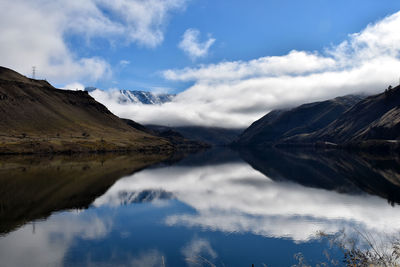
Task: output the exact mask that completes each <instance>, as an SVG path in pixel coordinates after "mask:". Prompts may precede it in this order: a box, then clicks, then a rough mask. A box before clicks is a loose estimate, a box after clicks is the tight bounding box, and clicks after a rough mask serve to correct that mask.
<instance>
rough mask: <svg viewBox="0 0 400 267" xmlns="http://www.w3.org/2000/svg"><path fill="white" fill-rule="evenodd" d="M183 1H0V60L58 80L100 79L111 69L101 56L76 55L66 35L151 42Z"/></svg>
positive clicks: (157, 41) (158, 37) (152, 44)
mask: <svg viewBox="0 0 400 267" xmlns="http://www.w3.org/2000/svg"><path fill="white" fill-rule="evenodd" d="M185 1H186V0H147V1H142V0H116V1H105V0H86V1H79V0H53V1H49V0H38V1H29V0H4V1H1V2H0V25H1V29H0V64H1V65H4V66H7V67H10V68H13V69H15V70H17V71H19V72H22V73H24V74H29V73H30V71H31V67H32V66H37V69H38V75H37V76H38V77H39V78H46V79H49V80H51V81H52V82H56V83H63V84H66V83H71V82H74V81H77V80H80V79H86V80H93V81H94V80H98V79H100V78H103V77H107V76H109V75H110V74H111V70H110V69H111V68H110V65H109V64H108V63H107V62H106V61H105V60H104V59H102V58H98V57H79V56H78V55H76V54H75V53H73V52H72V51H71V49H70V48H69V47H68V45H67V42H66V40H67V37H68V36H70V35H74V36H79V37H81V38H83V39H84V40H86V43H87V44H90V40H91V39H92V38H106V39H107V40H112V42H120V43H123V44H130V43H136V44H139V45H143V46H148V47H155V46H157V45H159V44H160V43H161V42H162V41H163V32H164V29H165V24H166V21H167V19H168V15H169V14H170V13H171V12H172V11H173V10H177V9H180V8H183V6H184V4H185Z"/></svg>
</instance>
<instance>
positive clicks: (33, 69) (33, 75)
mask: <svg viewBox="0 0 400 267" xmlns="http://www.w3.org/2000/svg"><path fill="white" fill-rule="evenodd" d="M35 77H36V66H33V67H32V79H35Z"/></svg>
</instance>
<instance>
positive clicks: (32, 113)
mask: <svg viewBox="0 0 400 267" xmlns="http://www.w3.org/2000/svg"><path fill="white" fill-rule="evenodd" d="M171 148H172V147H171V145H170V143H169V142H168V141H166V140H165V139H162V138H158V137H154V136H151V135H149V134H147V133H144V132H142V131H139V130H136V129H133V128H132V127H129V126H128V125H126V123H124V122H123V121H122V120H121V119H119V118H118V117H117V116H115V115H114V114H112V113H111V112H110V111H109V110H108V109H107V108H106V107H105V106H103V105H102V104H100V103H98V102H97V101H96V100H94V99H93V98H92V97H91V96H89V94H88V93H87V92H83V91H69V90H60V89H56V88H54V87H53V86H51V85H50V84H49V83H48V82H47V81H39V80H33V79H29V78H27V77H25V76H23V75H21V74H19V73H17V72H15V71H12V70H10V69H7V68H4V67H0V153H14V152H18V153H21V152H22V153H35V152H63V151H73V152H75V151H99V150H100V151H109V150H113V151H114V150H170V149H171Z"/></svg>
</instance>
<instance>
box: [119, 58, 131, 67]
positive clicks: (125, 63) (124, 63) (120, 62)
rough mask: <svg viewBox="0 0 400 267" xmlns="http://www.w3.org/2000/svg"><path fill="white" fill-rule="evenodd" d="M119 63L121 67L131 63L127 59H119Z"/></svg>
mask: <svg viewBox="0 0 400 267" xmlns="http://www.w3.org/2000/svg"><path fill="white" fill-rule="evenodd" d="M119 64H120V65H121V66H122V67H125V66H127V65H129V64H131V62H130V61H129V60H125V59H123V60H120V61H119Z"/></svg>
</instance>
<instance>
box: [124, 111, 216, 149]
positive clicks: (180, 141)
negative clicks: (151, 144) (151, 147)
mask: <svg viewBox="0 0 400 267" xmlns="http://www.w3.org/2000/svg"><path fill="white" fill-rule="evenodd" d="M122 120H123V121H124V122H125V123H126V124H127V125H129V126H130V127H132V128H134V129H136V130H139V131H142V132H145V133H148V134H150V135H153V136H158V137H161V138H165V139H167V140H168V141H170V142H171V143H172V144H173V145H174V146H175V148H177V149H178V150H186V151H198V150H201V149H206V148H209V147H210V144H208V143H206V142H204V141H201V140H192V139H189V138H186V137H184V136H183V135H182V134H180V133H179V132H177V131H174V130H173V129H172V128H168V127H159V128H158V129H155V128H151V127H146V126H143V125H141V124H139V123H137V122H135V121H132V120H129V119H122Z"/></svg>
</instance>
